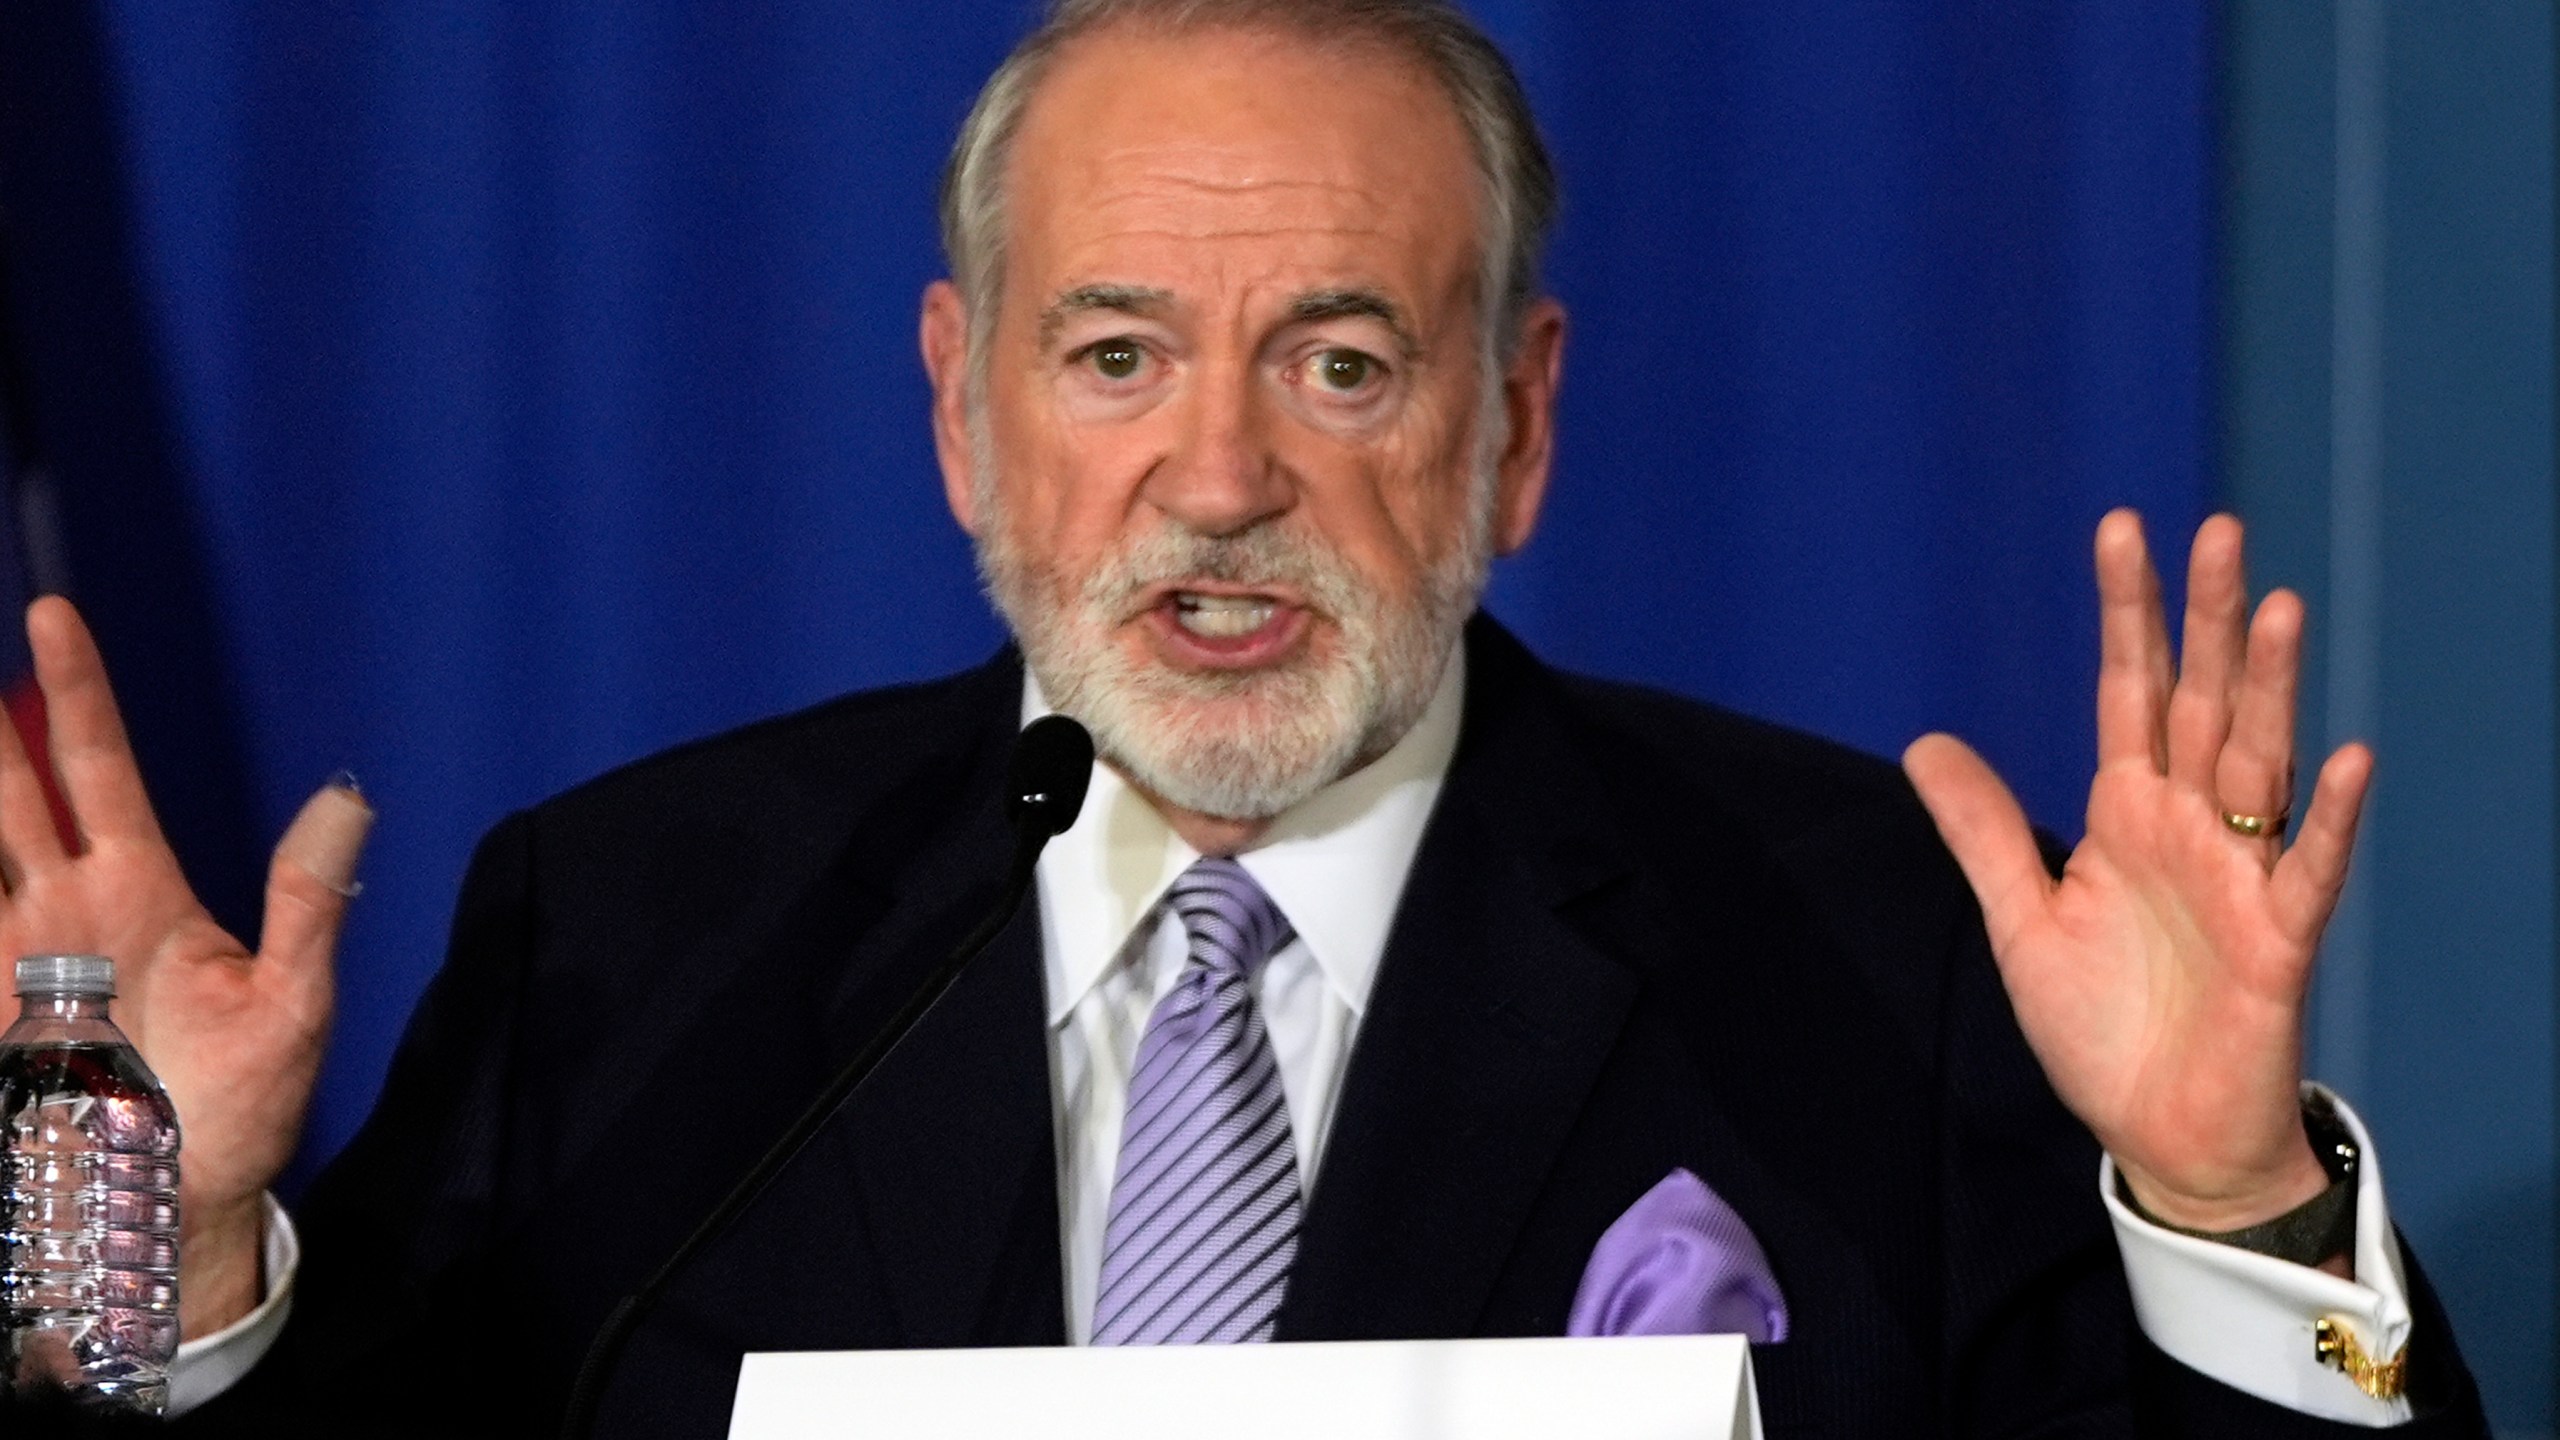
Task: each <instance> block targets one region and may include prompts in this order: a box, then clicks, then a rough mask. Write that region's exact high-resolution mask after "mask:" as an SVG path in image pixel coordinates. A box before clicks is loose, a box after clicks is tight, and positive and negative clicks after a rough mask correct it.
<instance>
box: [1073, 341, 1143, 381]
mask: <svg viewBox="0 0 2560 1440" xmlns="http://www.w3.org/2000/svg"><path fill="white" fill-rule="evenodd" d="M1146 360H1147V355H1146V352H1145V351H1143V350H1140V349H1139V348H1138V347H1137V346H1135V345H1132V344H1130V343H1129V342H1128V341H1125V340H1105V341H1103V342H1102V343H1101V344H1099V345H1096V346H1094V347H1093V348H1092V349H1091V350H1088V351H1086V352H1085V363H1086V364H1089V365H1091V366H1092V367H1093V368H1094V371H1095V372H1096V373H1097V374H1099V375H1101V376H1102V378H1104V379H1106V380H1126V379H1128V378H1129V377H1130V376H1132V375H1135V374H1137V373H1138V367H1139V366H1140V365H1143V364H1145V363H1146Z"/></svg>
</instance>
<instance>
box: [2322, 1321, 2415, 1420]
mask: <svg viewBox="0 0 2560 1440" xmlns="http://www.w3.org/2000/svg"><path fill="white" fill-rule="evenodd" d="M2311 1344H2312V1353H2313V1354H2315V1355H2317V1356H2319V1358H2320V1363H2321V1364H2323V1365H2326V1366H2328V1367H2329V1368H2330V1369H2332V1370H2335V1371H2338V1372H2339V1373H2341V1374H2343V1375H2345V1376H2346V1377H2347V1378H2348V1379H2350V1380H2352V1381H2354V1382H2355V1385H2356V1388H2357V1389H2359V1390H2361V1391H2363V1392H2364V1393H2366V1394H2367V1395H2370V1396H2372V1397H2373V1398H2374V1399H2376V1400H2397V1399H2399V1398H2400V1396H2401V1395H2402V1394H2403V1393H2404V1392H2405V1391H2406V1390H2407V1389H2408V1385H2409V1347H2408V1346H2406V1345H2403V1346H2401V1347H2400V1353H2399V1354H2397V1355H2394V1356H2392V1357H2391V1358H2390V1359H2388V1360H2376V1359H2374V1358H2373V1357H2372V1356H2370V1355H2367V1354H2366V1353H2364V1345H2363V1344H2362V1343H2361V1342H2359V1341H2358V1340H2357V1339H2356V1332H2355V1331H2354V1330H2352V1329H2350V1328H2349V1327H2348V1326H2347V1325H2346V1324H2345V1323H2344V1322H2341V1321H2338V1320H2323V1321H2321V1322H2320V1323H2319V1324H2318V1325H2316V1326H2314V1327H2313V1328H2312V1331H2311Z"/></svg>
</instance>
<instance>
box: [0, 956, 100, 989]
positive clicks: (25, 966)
mask: <svg viewBox="0 0 2560 1440" xmlns="http://www.w3.org/2000/svg"><path fill="white" fill-rule="evenodd" d="M18 993H19V994H21V995H113V994H115V993H116V962H114V961H113V960H110V959H108V958H107V957H106V956H104V955H21V956H19V957H18Z"/></svg>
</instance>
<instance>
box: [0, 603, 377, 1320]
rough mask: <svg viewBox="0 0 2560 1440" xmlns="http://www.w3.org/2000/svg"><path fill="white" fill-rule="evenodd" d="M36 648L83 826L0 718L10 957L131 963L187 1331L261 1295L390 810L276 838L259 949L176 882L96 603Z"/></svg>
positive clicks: (312, 806)
mask: <svg viewBox="0 0 2560 1440" xmlns="http://www.w3.org/2000/svg"><path fill="white" fill-rule="evenodd" d="M27 640H28V643H29V645H30V647H31V648H32V649H33V650H34V652H35V663H36V682H37V684H38V685H39V686H40V687H41V688H42V689H43V692H44V699H45V708H46V715H47V726H48V730H49V735H48V748H49V750H50V751H51V755H50V759H51V762H52V767H53V773H54V775H55V777H56V778H57V779H58V781H59V782H60V786H61V793H62V797H63V799H64V800H65V802H67V804H68V806H69V808H70V812H71V819H72V823H73V825H74V827H75V829H76V831H77V834H76V836H74V837H71V839H70V842H69V843H66V842H65V837H64V836H63V834H62V833H61V831H60V830H59V829H58V828H57V827H56V825H55V823H54V817H53V813H52V810H51V809H50V807H49V805H48V803H47V801H46V798H45V792H44V788H43V786H42V785H41V783H40V782H39V780H38V778H37V771H36V769H35V766H34V763H33V762H32V761H31V760H30V759H29V757H28V755H27V752H26V749H25V747H24V746H23V745H22V744H21V743H20V741H19V738H18V734H17V729H16V727H15V726H12V725H7V724H0V888H4V889H5V891H6V894H5V898H0V960H6V959H10V958H14V957H16V956H19V955H28V954H36V953H40V952H49V951H50V952H64V951H77V952H85V953H94V954H100V955H107V956H111V957H113V958H114V960H115V962H116V990H117V998H116V1002H115V1015H116V1021H117V1023H118V1024H119V1025H120V1026H122V1027H123V1029H124V1031H125V1033H126V1034H128V1035H130V1036H132V1037H133V1041H134V1044H135V1045H136V1046H137V1047H138V1048H139V1049H140V1050H141V1051H142V1056H143V1059H144V1060H146V1061H148V1062H149V1063H150V1066H151V1068H152V1069H153V1070H154V1071H155V1072H157V1073H158V1075H159V1076H160V1079H161V1082H162V1083H163V1084H165V1085H166V1086H168V1089H169V1097H170V1099H171V1100H172V1101H173V1102H174V1103H175V1104H176V1106H177V1109H178V1124H179V1127H180V1131H181V1135H182V1144H183V1148H182V1149H181V1151H180V1169H179V1174H180V1185H179V1202H178V1203H179V1215H180V1238H179V1256H180V1261H181V1266H182V1269H181V1274H180V1276H179V1296H180V1307H179V1328H180V1331H181V1333H183V1334H185V1335H187V1336H190V1337H193V1336H200V1335H205V1334H209V1333H211V1332H213V1331H215V1330H218V1329H221V1328H222V1327H223V1326H225V1325H228V1324H230V1323H232V1322H233V1321H235V1320H237V1319H239V1318H240V1317H241V1316H243V1315H245V1314H247V1313H248V1311H249V1310H250V1309H251V1308H253V1307H254V1306H255V1305H256V1304H257V1302H258V1298H259V1296H258V1292H259V1274H258V1269H259V1246H260V1236H261V1233H262V1228H263V1224H264V1217H263V1215H262V1214H261V1200H260V1196H261V1195H262V1194H263V1193H264V1192H265V1190H266V1189H267V1187H268V1186H269V1185H270V1184H272V1183H273V1182H274V1180H275V1177H276V1176H277V1174H278V1173H279V1172H281V1171H282V1170H283V1169H284V1166H285V1162H286V1161H287V1160H288V1159H290V1158H291V1157H292V1154H293V1148H294V1144H295V1142H296V1141H297V1140H298V1138H299V1137H300V1135H301V1132H302V1118H303V1112H304V1110H305V1108H306V1107H307V1106H308V1104H309V1103H310V1099H311V1086H312V1081H313V1078H314V1077H315V1076H316V1075H317V1073H318V1071H319V1067H320V1056H321V1052H322V1049H323V1047H324V1046H325V1044H326V1042H327V1039H328V1032H329V1011H330V1004H331V997H332V991H333V989H334V983H333V975H332V967H331V957H332V954H333V952H334V951H335V949H336V947H337V941H338V930H339V927H340V925H341V924H342V923H343V922H344V920H345V918H346V909H347V899H348V896H349V894H350V893H351V891H352V890H353V889H354V886H353V877H354V874H355V864H356V855H357V853H358V851H360V850H361V849H362V848H363V846H364V838H365V832H366V831H367V830H368V829H370V828H371V827H372V824H373V811H372V810H371V809H370V808H368V807H367V806H366V805H365V803H364V800H363V798H362V797H361V796H359V795H358V794H357V793H356V792H355V791H354V790H353V789H352V788H350V787H347V786H343V785H331V786H328V787H326V788H324V789H322V790H321V791H320V793H318V794H317V795H314V796H313V797H312V798H311V799H310V801H309V802H308V803H307V804H305V805H304V806H303V807H302V813H301V814H300V815H298V816H296V817H295V819H294V822H293V824H292V825H291V826H290V827H289V828H287V829H286V831H285V834H284V839H283V840H282V842H280V843H279V844H278V845H277V846H276V852H275V859H274V861H273V863H272V864H271V866H270V867H269V870H268V875H267V905H266V919H265V923H264V925H263V927H262V930H261V938H262V941H263V943H262V944H261V946H260V947H259V949H258V951H257V952H256V953H254V954H252V953H251V952H250V951H249V948H248V947H247V946H245V945H243V944H241V943H240V941H238V940H236V939H234V938H232V936H231V935H229V934H228V933H226V932H225V931H224V930H223V929H222V927H221V926H220V925H218V924H216V923H215V922H214V919H213V916H212V915H211V914H209V913H208V912H207V911H206V910H205V908H204V906H203V905H202V904H201V903H200V902H199V901H198V900H197V899H196V896H195V891H194V890H193V889H192V888H190V887H189V886H188V884H187V879H186V876H184V875H183V874H181V873H179V870H178V859H177V856H176V855H175V854H174V853H173V852H172V851H171V850H170V849H169V842H168V841H167V840H165V839H164V838H162V836H161V834H160V823H159V821H158V819H156V818H155V817H154V816H153V814H152V811H151V801H150V798H149V797H148V796H147V795H145V794H144V793H143V787H142V775H141V772H140V771H139V770H138V769H137V768H136V766H135V765H134V760H133V748H132V746H131V745H130V744H129V743H128V742H127V740H126V738H125V731H124V722H123V720H122V718H121V717H120V716H119V715H118V714H117V712H116V702H115V695H114V693H113V692H112V691H111V690H110V689H109V688H108V684H107V672H106V666H105V664H104V662H103V661H101V660H100V659H99V656H98V647H97V644H96V642H95V641H94V640H92V639H91V638H90V635H89V629H88V627H87V626H86V625H84V624H83V623H81V620H80V615H79V612H78V611H76V610H74V609H73V608H72V607H71V603H70V602H69V601H67V600H63V599H61V598H59V597H55V596H48V597H45V598H43V599H40V600H38V601H36V602H35V604H33V605H32V606H29V607H28V610H27ZM0 988H6V987H0ZM16 1013H17V999H16V997H15V996H14V995H9V996H6V997H0V1017H14V1016H15V1015H16Z"/></svg>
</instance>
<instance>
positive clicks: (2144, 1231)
mask: <svg viewBox="0 0 2560 1440" xmlns="http://www.w3.org/2000/svg"><path fill="white" fill-rule="evenodd" d="M2304 1088H2305V1089H2306V1090H2314V1091H2319V1092H2320V1093H2322V1094H2327V1092H2326V1091H2325V1090H2320V1087H2318V1086H2306V1087H2304ZM2329 1098H2330V1099H2331V1101H2332V1102H2333V1103H2337V1105H2338V1118H2339V1119H2341V1120H2343V1121H2345V1122H2346V1126H2347V1129H2348V1131H2349V1132H2350V1133H2351V1134H2353V1135H2354V1136H2355V1140H2356V1145H2357V1147H2358V1148H2359V1149H2360V1150H2361V1151H2362V1152H2363V1161H2362V1163H2361V1164H2360V1165H2358V1167H2357V1180H2356V1244H2355V1273H2356V1278H2355V1279H2353V1280H2341V1279H2339V1278H2338V1277H2337V1276H2335V1275H2331V1274H2329V1273H2328V1272H2326V1271H2323V1270H2314V1269H2312V1268H2310V1267H2308V1266H2304V1265H2293V1264H2288V1263H2286V1262H2285V1261H2282V1260H2278V1259H2276V1258H2274V1257H2273V1256H2269V1255H2259V1254H2255V1253H2252V1252H2250V1251H2247V1250H2242V1249H2239V1248H2237V1247H2235V1246H2231V1245H2219V1244H2216V1243H2214V1242H2213V1241H2211V1240H2198V1239H2196V1238H2194V1237H2193V1236H2189V1235H2181V1234H2178V1233H2177V1232H2176V1231H2174V1230H2164V1229H2162V1228H2161V1227H2159V1226H2157V1225H2154V1224H2152V1223H2150V1222H2149V1221H2147V1220H2144V1219H2143V1218H2142V1217H2140V1216H2138V1215H2136V1214H2134V1213H2133V1211H2132V1210H2131V1209H2129V1208H2127V1207H2126V1206H2125V1204H2124V1202H2123V1201H2121V1200H2119V1199H2118V1198H2116V1167H2115V1161H2114V1159H2113V1158H2112V1157H2111V1158H2108V1159H2106V1160H2103V1161H2101V1162H2100V1163H2099V1166H2098V1193H2099V1194H2100V1196H2101V1197H2103V1198H2104V1199H2105V1201H2106V1205H2107V1214H2108V1217H2109V1218H2110V1219H2112V1220H2113V1221H2114V1222H2115V1229H2116V1248H2117V1249H2118V1250H2119V1251H2121V1252H2122V1253H2123V1255H2124V1274H2125V1280H2126V1282H2127V1283H2128V1284H2130V1285H2131V1286H2132V1288H2133V1313H2134V1318H2135V1319H2137V1320H2138V1321H2140V1322H2141V1325H2142V1333H2143V1334H2145V1335H2147V1336H2149V1337H2151V1343H2152V1344H2154V1345H2157V1346H2159V1347H2160V1349H2161V1351H2162V1353H2164V1354H2166V1355H2168V1356H2169V1358H2171V1359H2173V1360H2175V1361H2177V1362H2178V1363H2179V1364H2181V1365H2184V1366H2186V1367H2187V1368H2189V1369H2191V1370H2197V1371H2201V1372H2203V1373H2204V1374H2206V1375H2209V1376H2211V1377H2212V1378H2214V1379H2216V1380H2219V1381H2221V1382H2222V1383H2223V1384H2225V1385H2228V1386H2230V1387H2231V1388H2233V1389H2235V1390H2240V1391H2245V1392H2246V1393H2248V1394H2251V1395H2255V1396H2257V1397H2258V1398H2259V1399H2261V1400H2265V1401H2268V1402H2270V1403H2273V1404H2277V1405H2282V1406H2284V1407H2286V1408H2287V1409H2290V1410H2295V1411H2299V1412H2301V1413H2302V1414H2305V1415H2315V1416H2318V1417H2320V1418H2321V1419H2324V1420H2337V1421H2343V1422H2345V1423H2347V1424H2351V1425H2367V1426H2373V1427H2377V1428H2379V1427H2381V1426H2385V1425H2396V1424H2399V1423H2400V1422H2402V1421H2404V1420H2407V1419H2408V1418H2409V1402H2408V1401H2407V1400H2405V1399H2392V1400H2376V1399H2374V1398H2372V1397H2371V1396H2369V1395H2366V1394H2365V1393H2364V1392H2363V1391H2361V1390H2359V1389H2357V1388H2356V1386H2355V1382H2354V1381H2352V1380H2349V1379H2348V1378H2347V1377H2346V1376H2345V1375H2344V1374H2342V1373H2341V1372H2339V1371H2337V1370H2333V1369H2331V1368H2330V1367H2328V1366H2326V1365H2324V1364H2322V1363H2320V1361H2319V1358H2318V1356H2317V1354H2316V1353H2315V1351H2314V1344H2315V1341H2314V1338H2313V1332H2314V1330H2315V1329H2316V1327H2317V1326H2318V1325H2319V1323H2320V1322H2321V1321H2322V1320H2324V1319H2325V1320H2331V1321H2335V1322H2337V1323H2339V1324H2342V1325H2344V1326H2346V1327H2347V1328H2349V1329H2350V1330H2352V1331H2354V1332H2355V1336H2356V1339H2357V1341H2358V1342H2359V1343H2360V1344H2362V1345H2363V1346H2364V1349H2365V1353H2366V1354H2368V1355H2372V1356H2375V1357H2376V1358H2381V1357H2385V1356H2391V1355H2397V1354H2399V1353H2400V1350H2401V1347H2402V1346H2404V1345H2406V1344H2408V1343H2409V1327H2410V1320H2409V1295H2408V1285H2407V1282H2406V1281H2405V1280H2404V1279H2403V1278H2402V1276H2401V1273H2400V1242H2399V1240H2398V1238H2397V1237H2396V1236H2394V1235H2393V1234H2392V1231H2391V1213H2390V1211H2389V1210H2388V1209H2387V1208H2386V1207H2385V1206H2384V1203H2383V1199H2382V1164H2381V1161H2380V1160H2379V1159H2378V1158H2377V1157H2376V1156H2375V1154H2374V1149H2373V1139H2372V1137H2371V1136H2368V1135H2367V1134H2365V1129H2364V1122H2363V1121H2362V1120H2360V1119H2358V1118H2357V1117H2356V1114H2355V1112H2354V1111H2352V1110H2350V1109H2348V1108H2347V1107H2346V1105H2345V1104H2344V1103H2342V1102H2337V1097H2336V1096H2334V1095H2332V1096H2330V1097H2329Z"/></svg>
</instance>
